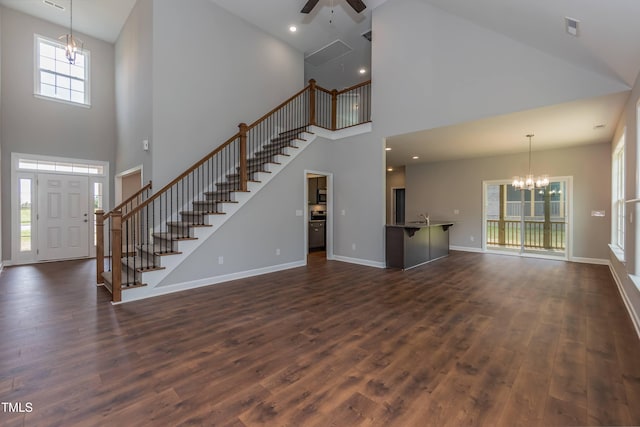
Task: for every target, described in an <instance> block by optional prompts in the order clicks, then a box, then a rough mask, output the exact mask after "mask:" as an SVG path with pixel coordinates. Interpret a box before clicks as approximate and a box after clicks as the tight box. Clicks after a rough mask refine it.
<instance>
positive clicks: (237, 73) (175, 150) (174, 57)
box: [151, 0, 304, 188]
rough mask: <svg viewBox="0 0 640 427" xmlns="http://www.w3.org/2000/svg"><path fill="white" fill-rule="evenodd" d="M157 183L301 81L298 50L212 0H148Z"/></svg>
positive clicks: (300, 85) (290, 92)
mask: <svg viewBox="0 0 640 427" xmlns="http://www.w3.org/2000/svg"><path fill="white" fill-rule="evenodd" d="M152 61H153V93H152V96H153V105H154V108H153V118H152V120H153V138H154V140H153V141H152V147H151V150H152V153H153V155H152V159H153V160H152V162H153V182H154V188H160V187H159V186H162V185H164V184H166V183H168V182H169V181H171V180H172V179H173V178H175V177H176V176H177V175H178V174H180V173H181V172H183V171H184V170H185V169H187V168H188V167H189V166H191V165H192V164H194V163H195V162H196V161H197V160H199V159H200V158H202V157H203V156H205V155H206V154H208V153H209V152H211V151H213V149H215V148H216V147H217V146H219V145H220V144H222V143H223V142H225V141H226V140H228V139H229V138H230V137H232V136H233V135H235V134H236V133H237V132H238V127H237V126H238V124H240V123H242V122H244V123H247V124H250V123H252V122H254V121H256V120H258V119H259V118H260V117H262V116H263V115H264V114H266V113H267V112H269V111H270V110H271V109H273V108H274V107H276V106H277V105H279V104H280V103H281V102H283V101H285V100H286V99H287V98H289V97H290V96H292V95H293V94H295V93H296V92H298V91H299V90H300V89H302V88H303V87H304V62H303V55H302V53H301V52H298V51H297V50H295V49H293V48H292V47H290V46H288V45H287V44H285V43H284V42H282V41H280V40H277V39H275V38H274V37H272V36H269V35H268V34H266V33H265V32H263V31H262V30H260V29H258V28H257V27H254V26H252V25H250V24H248V23H247V22H246V21H244V20H242V19H241V18H238V17H237V16H235V15H232V14H230V13H229V12H227V11H226V10H224V9H222V8H220V7H219V6H217V5H215V4H214V3H213V2H211V1H209V0H188V1H180V2H177V1H174V0H156V1H154V2H153V58H152Z"/></svg>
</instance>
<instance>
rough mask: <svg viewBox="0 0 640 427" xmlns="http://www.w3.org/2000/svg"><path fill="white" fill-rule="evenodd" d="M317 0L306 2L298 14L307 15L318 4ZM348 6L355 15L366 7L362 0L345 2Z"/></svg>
mask: <svg viewBox="0 0 640 427" xmlns="http://www.w3.org/2000/svg"><path fill="white" fill-rule="evenodd" d="M318 1H319V0H308V1H307V3H306V4H305V5H304V7H303V8H302V10H301V11H300V13H309V12H311V11H312V10H313V8H314V7H316V5H317V4H318ZM347 3H349V6H351V7H352V8H353V10H355V11H356V13H360V12H362V11H363V10H365V9H366V8H367V5H366V4H364V3H363V2H362V0H347Z"/></svg>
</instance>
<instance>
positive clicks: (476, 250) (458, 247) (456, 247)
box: [449, 246, 484, 254]
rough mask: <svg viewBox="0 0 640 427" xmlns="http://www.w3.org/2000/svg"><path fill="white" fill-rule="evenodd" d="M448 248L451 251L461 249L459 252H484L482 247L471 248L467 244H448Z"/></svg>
mask: <svg viewBox="0 0 640 427" xmlns="http://www.w3.org/2000/svg"><path fill="white" fill-rule="evenodd" d="M449 249H450V250H452V251H461V252H476V253H480V254H482V253H484V250H482V248H472V247H469V246H449Z"/></svg>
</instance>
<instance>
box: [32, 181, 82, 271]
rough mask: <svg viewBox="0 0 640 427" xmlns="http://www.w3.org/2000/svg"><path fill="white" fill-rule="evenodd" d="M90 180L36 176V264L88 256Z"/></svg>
mask: <svg viewBox="0 0 640 427" xmlns="http://www.w3.org/2000/svg"><path fill="white" fill-rule="evenodd" d="M88 209H89V178H88V177H87V176H77V175H58V174H39V175H38V242H39V244H38V246H39V247H38V260H41V261H45V260H46V261H50V260H58V259H67V258H80V257H88V256H89V211H88Z"/></svg>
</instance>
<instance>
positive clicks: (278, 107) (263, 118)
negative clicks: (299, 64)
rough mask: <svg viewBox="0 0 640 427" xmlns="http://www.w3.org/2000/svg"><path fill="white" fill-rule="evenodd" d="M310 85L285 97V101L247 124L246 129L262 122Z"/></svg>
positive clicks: (248, 129)
mask: <svg viewBox="0 0 640 427" xmlns="http://www.w3.org/2000/svg"><path fill="white" fill-rule="evenodd" d="M310 87H311V85H310V84H309V85H307V86H305V87H304V88H303V89H302V90H300V91H298V92H297V93H296V94H295V95H293V96H292V97H290V98H289V99H287V100H286V101H284V102H283V103H281V104H280V105H278V106H277V107H276V108H274V109H273V110H271V111H269V112H268V113H267V114H265V115H264V116H262V117H260V118H259V119H258V120H256V121H255V122H253V123H251V124H250V125H249V126H247V131H250V130H251V129H253V128H254V127H256V126H258V125H259V124H260V123H262V122H264V121H265V120H267V119H268V118H269V116H271V115H272V114H273V113H275V112H276V111H278V110H279V109H281V108H282V107H284V106H285V105H287V104H288V103H289V102H291V101H293V100H294V99H295V98H297V97H298V96H300V95H301V94H303V93H304V92H305V91H306V90H307V89H309V88H310Z"/></svg>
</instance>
